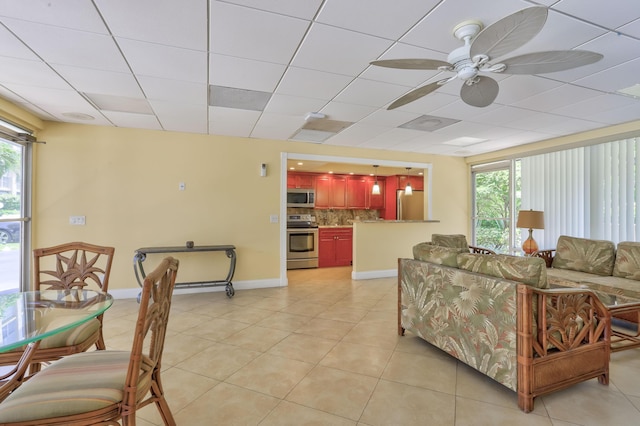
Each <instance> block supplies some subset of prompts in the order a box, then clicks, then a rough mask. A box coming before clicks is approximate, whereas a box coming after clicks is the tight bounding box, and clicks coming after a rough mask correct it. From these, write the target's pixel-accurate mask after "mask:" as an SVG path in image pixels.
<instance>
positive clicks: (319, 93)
mask: <svg viewBox="0 0 640 426" xmlns="http://www.w3.org/2000/svg"><path fill="white" fill-rule="evenodd" d="M351 81H353V77H347V76H344V75H340V74H333V73H328V72H323V71H316V70H310V69H305V68H298V67H289V68H287V71H286V73H285V74H284V77H283V78H282V81H280V84H278V88H277V89H276V93H277V94H282V95H293V96H305V97H308V98H315V99H323V100H327V101H328V100H330V99H333V98H334V97H335V96H336V95H337V94H338V93H340V91H342V90H343V89H344V88H345V87H346V86H347V85H349V83H351Z"/></svg>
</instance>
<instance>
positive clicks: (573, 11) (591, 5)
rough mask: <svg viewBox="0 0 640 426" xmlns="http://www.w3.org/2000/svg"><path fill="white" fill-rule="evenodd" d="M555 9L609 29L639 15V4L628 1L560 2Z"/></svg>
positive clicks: (574, 0) (564, 0) (589, 0)
mask: <svg viewBox="0 0 640 426" xmlns="http://www.w3.org/2000/svg"><path fill="white" fill-rule="evenodd" d="M553 8H554V9H556V10H559V11H562V12H564V13H568V14H569V15H573V16H577V17H578V18H581V19H584V20H586V21H590V22H597V23H599V24H600V25H603V26H605V27H608V28H617V27H620V26H622V25H625V24H627V23H629V22H630V21H631V20H633V17H635V16H636V15H637V13H638V4H637V3H636V2H635V1H628V0H607V1H601V0H587V1H585V0H560V1H559V2H558V3H556V4H554V5H553Z"/></svg>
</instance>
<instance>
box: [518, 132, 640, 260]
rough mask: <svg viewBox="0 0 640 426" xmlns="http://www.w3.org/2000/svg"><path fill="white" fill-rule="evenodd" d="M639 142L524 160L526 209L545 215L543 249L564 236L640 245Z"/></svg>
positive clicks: (539, 236)
mask: <svg viewBox="0 0 640 426" xmlns="http://www.w3.org/2000/svg"><path fill="white" fill-rule="evenodd" d="M639 151H640V138H631V139H624V140H619V141H614V142H608V143H602V144H598V145H593V146H587V147H581V148H575V149H570V150H565V151H559V152H552V153H547V154H542V155H536V156H531V157H524V158H522V169H521V173H522V182H521V184H522V187H521V190H522V193H521V196H522V208H523V209H534V210H542V211H544V221H545V229H544V231H542V230H540V231H536V241H537V242H538V245H539V246H540V248H553V247H554V246H555V242H556V241H557V239H558V236H560V235H572V236H575V237H584V238H594V239H603V240H610V241H613V242H614V243H618V242H620V241H640V238H639V237H640V230H639V229H638V226H637V219H636V217H637V204H638V195H639V194H640V167H639V166H640V153H639Z"/></svg>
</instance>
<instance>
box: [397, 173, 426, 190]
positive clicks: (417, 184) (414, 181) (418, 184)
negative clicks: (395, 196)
mask: <svg viewBox="0 0 640 426" xmlns="http://www.w3.org/2000/svg"><path fill="white" fill-rule="evenodd" d="M409 182H411V189H415V190H416V191H422V190H424V176H409ZM405 186H407V176H406V175H402V176H398V188H399V189H404V187H405Z"/></svg>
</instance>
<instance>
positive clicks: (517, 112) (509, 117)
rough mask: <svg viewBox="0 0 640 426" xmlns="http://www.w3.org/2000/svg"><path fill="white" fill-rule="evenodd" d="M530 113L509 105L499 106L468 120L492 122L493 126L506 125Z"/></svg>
mask: <svg viewBox="0 0 640 426" xmlns="http://www.w3.org/2000/svg"><path fill="white" fill-rule="evenodd" d="M529 115H531V111H530V110H526V109H522V108H516V107H511V106H501V107H499V108H495V109H492V110H490V111H486V112H482V113H480V114H478V115H477V116H476V117H473V118H471V119H470V120H472V121H475V122H477V123H486V124H492V125H494V126H502V125H508V124H509V123H510V122H512V121H516V120H522V119H524V118H526V117H528V116H529Z"/></svg>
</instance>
